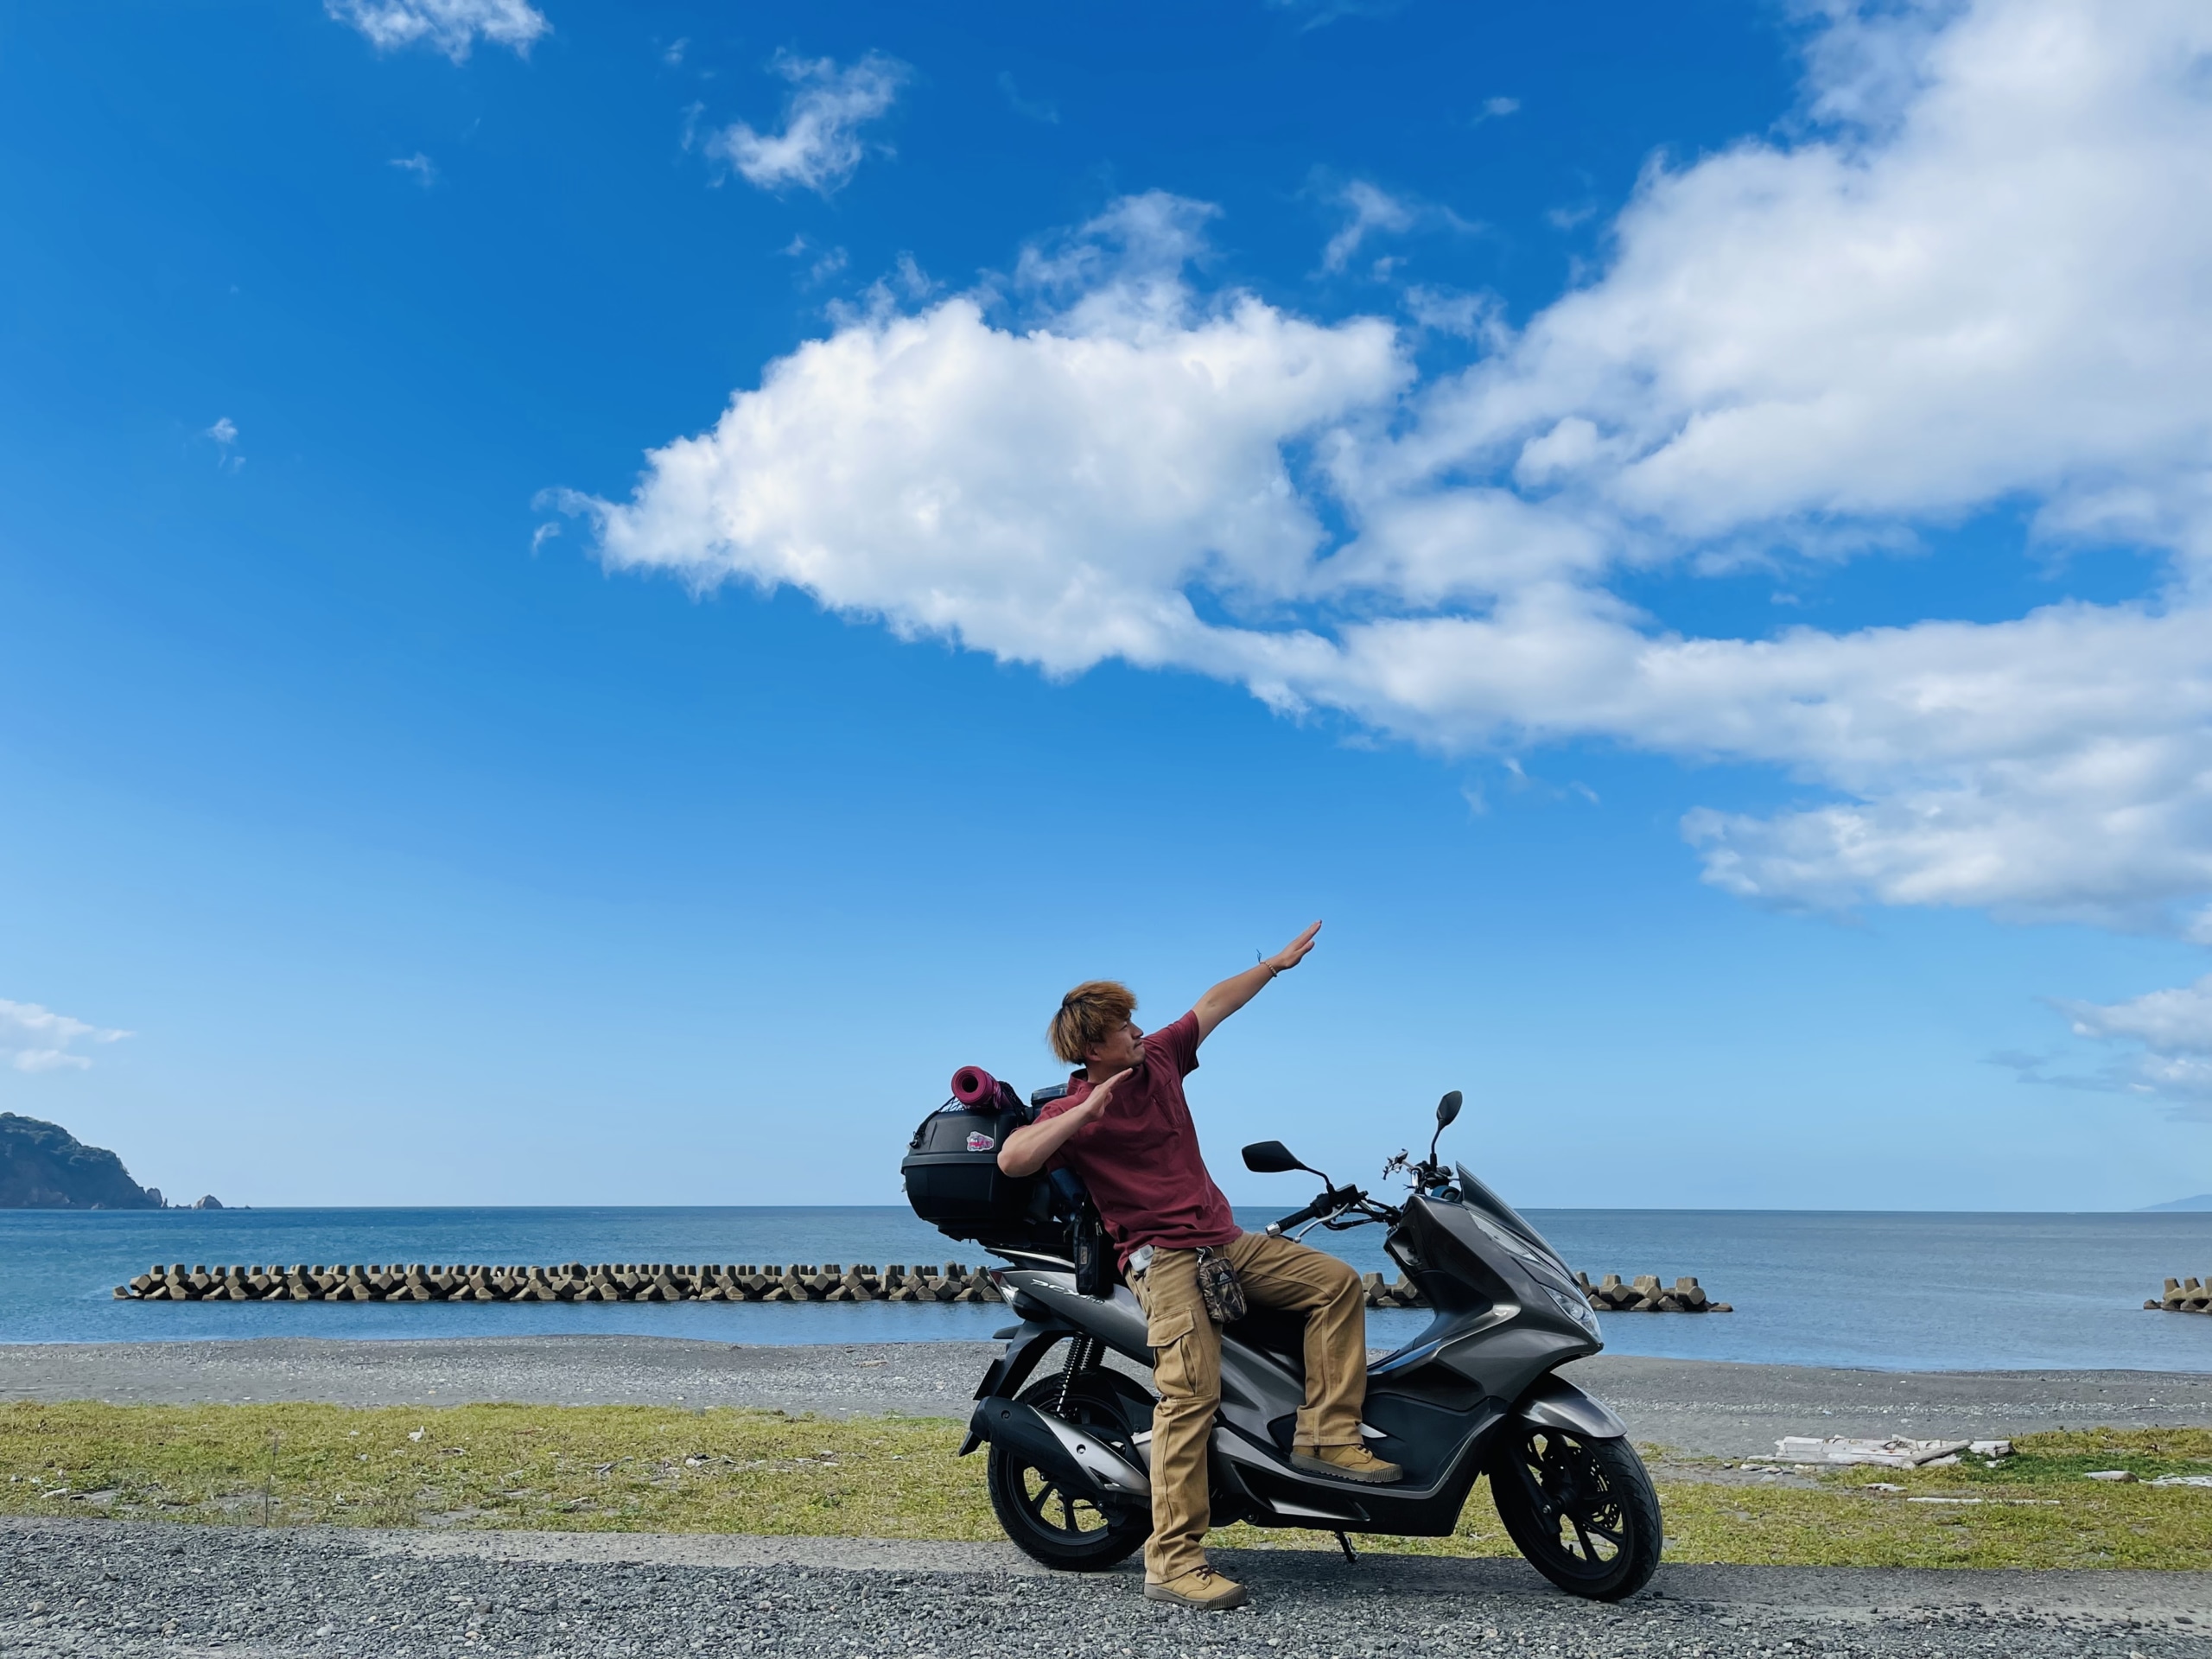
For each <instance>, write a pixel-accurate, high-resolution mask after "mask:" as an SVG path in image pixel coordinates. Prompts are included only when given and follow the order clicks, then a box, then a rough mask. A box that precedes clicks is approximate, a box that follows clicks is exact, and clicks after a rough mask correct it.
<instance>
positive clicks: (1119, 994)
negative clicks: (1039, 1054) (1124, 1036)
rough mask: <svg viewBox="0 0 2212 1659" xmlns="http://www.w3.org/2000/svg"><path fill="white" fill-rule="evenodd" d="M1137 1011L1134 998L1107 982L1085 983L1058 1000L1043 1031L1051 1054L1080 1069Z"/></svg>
mask: <svg viewBox="0 0 2212 1659" xmlns="http://www.w3.org/2000/svg"><path fill="white" fill-rule="evenodd" d="M1136 1011H1137V999H1136V996H1135V994H1134V993H1133V992H1132V991H1131V990H1130V989H1129V988H1128V986H1126V985H1123V984H1121V983H1119V982H1116V981H1114V980H1110V979H1086V980H1084V982H1083V983H1082V984H1080V985H1078V986H1077V987H1076V988H1075V989H1073V990H1071V991H1070V992H1069V993H1068V994H1067V995H1065V996H1064V997H1062V998H1061V999H1060V1011H1059V1012H1058V1014H1054V1015H1053V1016H1052V1024H1051V1025H1050V1026H1049V1027H1046V1032H1045V1036H1046V1040H1047V1041H1048V1042H1050V1043H1051V1044H1052V1052H1053V1053H1055V1054H1057V1055H1058V1056H1059V1057H1060V1058H1062V1059H1064V1060H1065V1061H1066V1062H1067V1063H1068V1064H1069V1065H1082V1064H1083V1063H1084V1058H1086V1057H1087V1056H1088V1055H1089V1054H1090V1051H1091V1050H1092V1049H1094V1048H1096V1047H1097V1046H1098V1045H1099V1044H1101V1043H1103V1042H1104V1041H1105V1040H1106V1039H1108V1038H1109V1037H1111V1036H1112V1035H1113V1034H1114V1033H1116V1032H1117V1031H1119V1030H1120V1029H1121V1028H1122V1027H1123V1026H1126V1025H1128V1023H1129V1016H1130V1015H1131V1014H1135V1012H1136Z"/></svg>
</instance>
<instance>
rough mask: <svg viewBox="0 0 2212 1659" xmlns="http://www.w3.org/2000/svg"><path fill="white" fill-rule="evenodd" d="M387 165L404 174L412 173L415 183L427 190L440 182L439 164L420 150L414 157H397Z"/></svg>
mask: <svg viewBox="0 0 2212 1659" xmlns="http://www.w3.org/2000/svg"><path fill="white" fill-rule="evenodd" d="M385 165H386V166H388V167H396V168H398V169H399V170H400V171H401V172H403V173H412V174H413V175H415V182H416V183H417V184H419V185H421V186H422V187H423V188H424V189H425V190H427V189H429V188H430V187H431V186H432V185H434V184H435V183H436V182H437V181H438V164H437V163H436V162H434V161H432V160H431V159H430V158H429V156H425V155H424V154H423V152H422V151H421V150H419V149H418V150H416V152H415V153H414V154H413V155H412V156H395V157H393V158H392V160H391V161H390V162H386V163H385Z"/></svg>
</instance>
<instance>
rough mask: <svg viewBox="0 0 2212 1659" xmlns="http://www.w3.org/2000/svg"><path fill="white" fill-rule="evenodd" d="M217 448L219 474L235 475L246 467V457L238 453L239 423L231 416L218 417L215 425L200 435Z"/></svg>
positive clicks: (216, 460)
mask: <svg viewBox="0 0 2212 1659" xmlns="http://www.w3.org/2000/svg"><path fill="white" fill-rule="evenodd" d="M200 436H201V437H203V438H205V439H207V441H208V442H210V443H212V444H213V445H214V446H215V468H216V470H217V471H218V472H226V473H235V472H237V471H238V469H239V468H240V467H244V466H245V456H244V455H242V454H238V448H237V444H238V423H237V422H236V421H233V420H232V418H231V417H230V416H227V415H223V416H217V417H216V421H215V424H214V425H213V426H211V427H208V428H207V429H206V430H204V431H202V432H201V433H200Z"/></svg>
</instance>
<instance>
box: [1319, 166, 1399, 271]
mask: <svg viewBox="0 0 2212 1659" xmlns="http://www.w3.org/2000/svg"><path fill="white" fill-rule="evenodd" d="M1336 205H1337V206H1338V207H1341V208H1343V209H1344V215H1345V217H1344V228H1343V229H1342V230H1340V231H1338V232H1337V233H1336V234H1335V235H1334V236H1332V237H1331V238H1329V245H1328V246H1327V247H1325V248H1324V249H1322V250H1321V269H1322V270H1343V269H1344V265H1345V264H1346V263H1347V262H1348V261H1349V260H1350V259H1351V257H1352V255H1353V254H1355V253H1357V252H1358V251H1359V245H1360V244H1361V243H1362V242H1363V241H1365V240H1366V239H1367V238H1368V235H1369V234H1370V232H1375V231H1403V230H1408V229H1410V228H1411V227H1412V226H1413V222H1414V210H1413V209H1412V208H1411V207H1408V206H1407V205H1406V204H1405V203H1404V202H1402V201H1400V200H1398V199H1397V198H1396V197H1395V196H1394V195H1392V194H1390V193H1389V191H1387V190H1384V189H1383V188H1380V187H1378V186H1376V185H1372V184H1370V183H1369V182H1368V181H1366V180H1364V179H1354V180H1353V181H1351V183H1350V184H1347V185H1346V186H1344V188H1343V189H1341V190H1339V191H1338V192H1337V193H1336Z"/></svg>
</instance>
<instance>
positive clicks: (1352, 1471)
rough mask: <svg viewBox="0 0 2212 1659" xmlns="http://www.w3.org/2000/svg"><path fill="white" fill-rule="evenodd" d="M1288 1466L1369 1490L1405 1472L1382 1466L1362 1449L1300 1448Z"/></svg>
mask: <svg viewBox="0 0 2212 1659" xmlns="http://www.w3.org/2000/svg"><path fill="white" fill-rule="evenodd" d="M1290 1462H1291V1466H1292V1467H1293V1468H1294V1469H1304V1470H1306V1471H1309V1472H1310V1473H1313V1474H1316V1475H1334V1476H1336V1477H1337V1478H1338V1479H1340V1480H1357V1481H1360V1482H1363V1483H1364V1484H1367V1485H1370V1486H1388V1485H1389V1484H1391V1483H1392V1482H1393V1481H1398V1480H1402V1479H1404V1478H1405V1475H1406V1471H1404V1470H1402V1469H1401V1468H1399V1467H1398V1465H1396V1464H1395V1463H1385V1462H1383V1459H1380V1458H1378V1457H1376V1455H1375V1454H1374V1453H1373V1452H1370V1451H1369V1450H1368V1449H1367V1448H1366V1447H1365V1446H1297V1447H1294V1448H1293V1449H1292V1451H1291V1454H1290Z"/></svg>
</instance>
